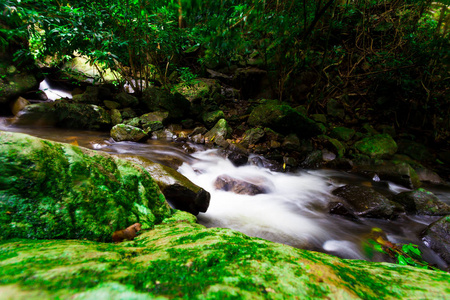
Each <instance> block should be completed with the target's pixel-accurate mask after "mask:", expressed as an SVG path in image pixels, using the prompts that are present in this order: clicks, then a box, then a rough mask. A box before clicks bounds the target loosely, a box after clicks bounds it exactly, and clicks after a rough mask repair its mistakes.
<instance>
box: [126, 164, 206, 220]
mask: <svg viewBox="0 0 450 300" xmlns="http://www.w3.org/2000/svg"><path fill="white" fill-rule="evenodd" d="M119 157H120V158H122V159H126V160H129V161H131V162H134V163H137V164H139V165H141V166H143V167H144V168H145V169H146V170H147V172H149V173H150V175H151V176H152V178H153V180H155V181H156V183H157V184H158V186H159V188H160V189H161V192H162V193H163V194H164V196H165V197H166V200H167V202H169V204H170V205H171V206H172V207H173V208H176V209H179V210H183V211H187V212H189V213H191V214H193V215H198V213H199V212H206V210H207V209H208V207H209V200H210V198H211V195H210V194H209V192H207V191H205V190H204V189H203V188H201V187H199V186H198V185H195V184H194V183H192V182H191V181H190V180H189V179H187V178H186V177H185V176H183V175H181V174H180V173H178V172H177V171H175V170H174V169H172V168H170V167H167V166H164V165H161V164H158V163H155V162H152V161H151V160H149V159H146V158H143V157H139V156H132V155H119Z"/></svg>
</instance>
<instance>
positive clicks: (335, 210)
mask: <svg viewBox="0 0 450 300" xmlns="http://www.w3.org/2000/svg"><path fill="white" fill-rule="evenodd" d="M328 212H329V213H330V214H332V215H339V216H343V217H345V218H347V219H350V220H356V219H358V218H357V217H356V215H355V213H354V212H353V210H352V209H351V208H350V207H348V205H345V204H344V203H342V202H330V203H328Z"/></svg>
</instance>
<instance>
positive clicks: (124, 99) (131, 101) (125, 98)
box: [114, 92, 139, 107]
mask: <svg viewBox="0 0 450 300" xmlns="http://www.w3.org/2000/svg"><path fill="white" fill-rule="evenodd" d="M114 100H116V101H117V102H119V103H120V105H121V106H122V107H134V106H137V105H138V104H139V100H138V98H136V97H134V96H132V95H130V94H128V93H125V92H121V93H119V94H117V95H116V96H115V97H114Z"/></svg>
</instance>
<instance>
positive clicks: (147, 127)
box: [142, 121, 164, 134]
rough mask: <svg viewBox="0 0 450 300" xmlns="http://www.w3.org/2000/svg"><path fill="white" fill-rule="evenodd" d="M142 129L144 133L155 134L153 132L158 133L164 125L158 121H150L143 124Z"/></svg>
mask: <svg viewBox="0 0 450 300" xmlns="http://www.w3.org/2000/svg"><path fill="white" fill-rule="evenodd" d="M142 128H143V129H144V131H145V132H147V134H148V133H150V132H155V131H159V130H163V129H164V125H163V123H162V122H160V121H150V122H148V123H145V124H143V125H142Z"/></svg>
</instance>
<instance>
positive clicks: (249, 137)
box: [241, 127, 265, 148]
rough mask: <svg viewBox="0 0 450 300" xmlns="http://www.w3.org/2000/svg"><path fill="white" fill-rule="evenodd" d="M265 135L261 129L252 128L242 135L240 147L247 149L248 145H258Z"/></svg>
mask: <svg viewBox="0 0 450 300" xmlns="http://www.w3.org/2000/svg"><path fill="white" fill-rule="evenodd" d="M264 135H265V131H264V129H262V128H259V127H258V128H252V129H249V130H247V131H246V132H245V133H244V136H243V139H242V141H241V145H242V146H243V147H245V148H248V147H249V146H250V145H255V144H256V143H258V142H259V141H260V140H261V139H262V138H263V137H264Z"/></svg>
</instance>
